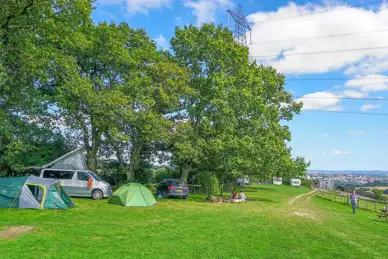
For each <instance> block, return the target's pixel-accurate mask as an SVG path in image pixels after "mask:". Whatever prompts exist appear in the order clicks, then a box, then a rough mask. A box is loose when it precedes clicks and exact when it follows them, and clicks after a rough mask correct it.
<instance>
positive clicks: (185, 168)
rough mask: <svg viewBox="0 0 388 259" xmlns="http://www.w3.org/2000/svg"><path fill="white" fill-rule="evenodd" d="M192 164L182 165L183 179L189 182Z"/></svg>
mask: <svg viewBox="0 0 388 259" xmlns="http://www.w3.org/2000/svg"><path fill="white" fill-rule="evenodd" d="M191 170H192V168H191V164H190V163H188V164H185V165H183V166H182V174H181V180H182V181H184V182H185V183H187V178H188V177H189V174H190V172H191Z"/></svg>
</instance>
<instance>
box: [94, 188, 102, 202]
mask: <svg viewBox="0 0 388 259" xmlns="http://www.w3.org/2000/svg"><path fill="white" fill-rule="evenodd" d="M103 197H104V195H103V193H102V191H100V190H94V191H93V192H92V199H93V200H101V199H102V198H103Z"/></svg>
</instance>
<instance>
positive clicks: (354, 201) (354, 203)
mask: <svg viewBox="0 0 388 259" xmlns="http://www.w3.org/2000/svg"><path fill="white" fill-rule="evenodd" d="M349 198H350V201H351V203H352V208H353V214H356V207H357V199H358V196H357V194H356V191H355V190H353V191H352V194H350V195H349Z"/></svg>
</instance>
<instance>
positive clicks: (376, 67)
mask: <svg viewBox="0 0 388 259" xmlns="http://www.w3.org/2000/svg"><path fill="white" fill-rule="evenodd" d="M387 69H388V55H385V56H381V57H374V56H372V57H365V58H364V59H362V60H361V61H360V62H358V63H357V64H354V65H352V66H350V67H348V68H347V69H346V70H345V74H357V75H367V74H376V73H382V72H385V71H386V70H387Z"/></svg>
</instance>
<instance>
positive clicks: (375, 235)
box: [0, 185, 388, 259]
mask: <svg viewBox="0 0 388 259" xmlns="http://www.w3.org/2000/svg"><path fill="white" fill-rule="evenodd" d="M307 192H308V190H307V189H304V188H291V187H286V186H264V185H261V186H255V187H251V188H249V189H246V194H247V196H248V197H249V198H254V199H255V201H251V202H247V203H245V204H211V203H205V202H204V201H203V198H204V196H191V197H190V198H189V200H177V199H171V200H162V201H158V204H157V205H156V206H154V207H151V208H124V207H120V206H117V205H111V204H108V201H107V200H102V201H93V200H89V199H74V201H75V202H76V204H77V207H76V208H74V209H72V210H66V211H49V210H46V211H38V210H10V211H8V210H0V229H1V228H2V227H4V226H18V225H29V226H35V227H36V228H35V230H34V231H33V232H31V233H28V234H25V235H23V236H20V237H18V238H17V239H13V240H8V239H0V251H1V252H0V257H1V258H99V259H100V258H120V259H121V258H201V259H207V258H387V254H388V224H385V223H380V222H377V221H375V218H376V216H375V213H371V212H366V211H359V212H358V213H357V215H352V214H351V208H350V207H347V206H344V205H340V204H336V203H333V202H330V201H325V200H321V199H319V198H316V197H312V198H311V196H304V197H302V198H300V199H298V200H296V201H295V202H294V203H292V204H289V201H290V200H292V198H294V197H295V196H297V195H299V194H302V193H307Z"/></svg>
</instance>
